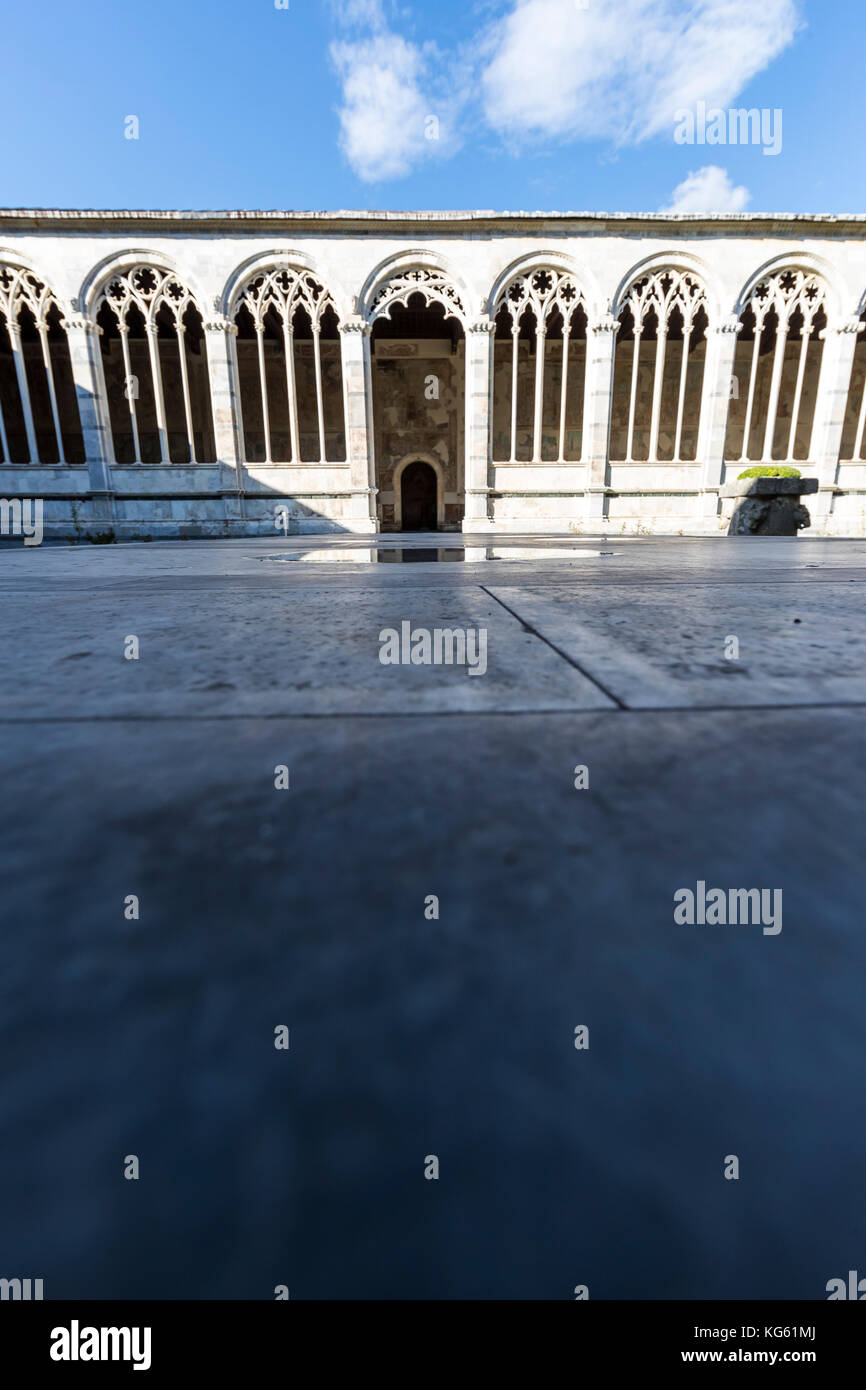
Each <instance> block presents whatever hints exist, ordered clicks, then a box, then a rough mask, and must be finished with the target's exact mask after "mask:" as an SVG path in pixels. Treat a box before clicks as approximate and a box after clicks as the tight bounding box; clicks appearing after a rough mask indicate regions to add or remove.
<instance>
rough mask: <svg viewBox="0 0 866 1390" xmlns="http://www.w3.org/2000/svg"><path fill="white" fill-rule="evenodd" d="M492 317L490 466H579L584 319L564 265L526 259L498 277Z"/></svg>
mask: <svg viewBox="0 0 866 1390" xmlns="http://www.w3.org/2000/svg"><path fill="white" fill-rule="evenodd" d="M490 312H491V317H492V318H493V320H494V324H495V336H494V341H493V358H494V362H493V373H494V377H493V381H494V386H493V431H492V433H493V458H494V460H497V459H499V460H501V461H503V462H510V463H516V462H518V461H519V462H531V463H542V462H545V463H547V462H558V463H565V462H579V460H580V458H581V453H582V437H583V418H584V394H585V385H586V342H587V324H588V314H587V306H586V300H585V297H584V292H583V288H582V286H581V284H580V281H579V280H578V278H577V276H576V275H575V274H574V272H573V271H572V269H571V267H570V265H569V264H567V263H566V258H565V257H556V258H553V257H547V258H536V257H532V258H528V257H527V258H524V260H523V263H522V264H520V263H518V265H517V267H516V268H514V269H513V273H512V274H510V275H509V276H508V277H507V278H504V279H503V277H500V279H499V281H498V282H497V286H496V287H494V297H493V299H492V300H491V306H490Z"/></svg>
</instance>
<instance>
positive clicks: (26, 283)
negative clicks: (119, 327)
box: [0, 253, 85, 464]
mask: <svg viewBox="0 0 866 1390" xmlns="http://www.w3.org/2000/svg"><path fill="white" fill-rule="evenodd" d="M0 461H2V462H3V463H19V462H20V463H33V464H38V463H58V464H66V463H84V461H85V459H84V440H83V436H82V431H81V420H80V416H79V411H78V400H77V395H76V389H75V380H74V376H73V371H72V362H71V358H70V353H69V344H68V341H67V336H66V319H65V317H64V315H63V313H62V311H61V308H60V303H59V300H58V299H57V296H56V295H55V293H54V291H53V290H52V289H51V287H50V285H49V284H48V281H47V280H44V279H43V278H42V276H41V274H40V273H38V272H37V271H36V270H34V269H33V267H32V263H31V262H29V260H27V259H25V258H22V257H20V256H18V255H17V254H8V253H6V254H4V253H0Z"/></svg>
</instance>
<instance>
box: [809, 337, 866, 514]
mask: <svg viewBox="0 0 866 1390" xmlns="http://www.w3.org/2000/svg"><path fill="white" fill-rule="evenodd" d="M862 328H863V325H862V323H861V321H860V319H859V318H839V319H837V320H836V322H835V323H831V324H830V325H829V326H828V327H827V328H826V329H825V330H824V355H823V358H822V361H821V375H820V377H819V379H818V397H817V400H816V402H815V419H814V422H813V426H812V443H811V446H810V450H809V461H810V463H811V464H812V465H813V467H814V468H815V471H816V472H817V474H818V495H817V497H816V498H815V502H814V506H813V508H812V509H811V510H812V511H813V517H814V519H816V520H817V518H819V517H823V518H826V517H827V516H829V514H830V510H831V506H832V501H833V494H834V493H835V492H838V490H839V488H838V484H837V478H838V472H839V455H840V453H841V451H842V431H843V429H844V426H845V411H846V408H847V405H848V391H849V389H850V386H851V373H852V371H853V367H854V354H855V352H856V350H857V336H858V334H859V333H860V332H861V331H862ZM813 524H814V523H813Z"/></svg>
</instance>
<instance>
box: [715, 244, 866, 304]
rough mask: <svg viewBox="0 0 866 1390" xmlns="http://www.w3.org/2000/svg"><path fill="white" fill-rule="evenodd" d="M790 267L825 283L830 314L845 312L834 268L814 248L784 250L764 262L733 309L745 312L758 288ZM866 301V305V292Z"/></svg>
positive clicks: (843, 294) (741, 292)
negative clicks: (816, 253) (807, 249)
mask: <svg viewBox="0 0 866 1390" xmlns="http://www.w3.org/2000/svg"><path fill="white" fill-rule="evenodd" d="M789 270H790V271H795V272H796V271H801V272H802V273H803V274H804V275H807V276H808V275H812V276H815V277H816V279H817V280H818V281H819V282H821V284H822V286H823V290H824V296H825V304H826V307H827V311H828V313H830V314H833V315H836V314H841V313H842V312H844V304H845V293H844V290H843V288H842V285H841V283H840V279H839V275H838V273H837V271H836V269H835V267H834V266H833V265H832V264H831V262H830V261H828V260H826V259H825V258H824V257H823V256H816V255H815V254H814V252H812V251H798V252H795V253H794V254H791V253H790V252H788V253H783V254H782V255H779V256H772V257H771V258H770V260H768V261H764V263H763V264H762V265H760V266H758V268H757V269H756V270H755V271H753V272H752V274H751V275H750V276H749V278H748V280H747V281H746V283H745V285H744V286H743V288H742V290H741V291H740V293H739V294H738V295H737V299H736V303H735V305H734V310H733V312H734V313H735V314H736V315H738V316H739V315H741V314H743V312H744V311H745V310H746V309H747V308H748V307H749V303H750V302H751V299H752V297H753V295H754V293H755V290H756V289H757V288H758V286H759V285H760V284H761V282H762V281H764V280H769V279H771V278H772V277H773V276H776V275H778V274H779V273H780V272H783V271H789ZM864 304H866V292H864Z"/></svg>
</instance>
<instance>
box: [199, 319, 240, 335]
mask: <svg viewBox="0 0 866 1390" xmlns="http://www.w3.org/2000/svg"><path fill="white" fill-rule="evenodd" d="M204 331H205V333H229V334H231V335H232V336H233V337H236V336H237V331H238V326H237V324H236V323H232V321H231V319H229V318H226V316H225V314H211V315H210V316H209V317H208V318H207V319H205V324H204Z"/></svg>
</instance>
